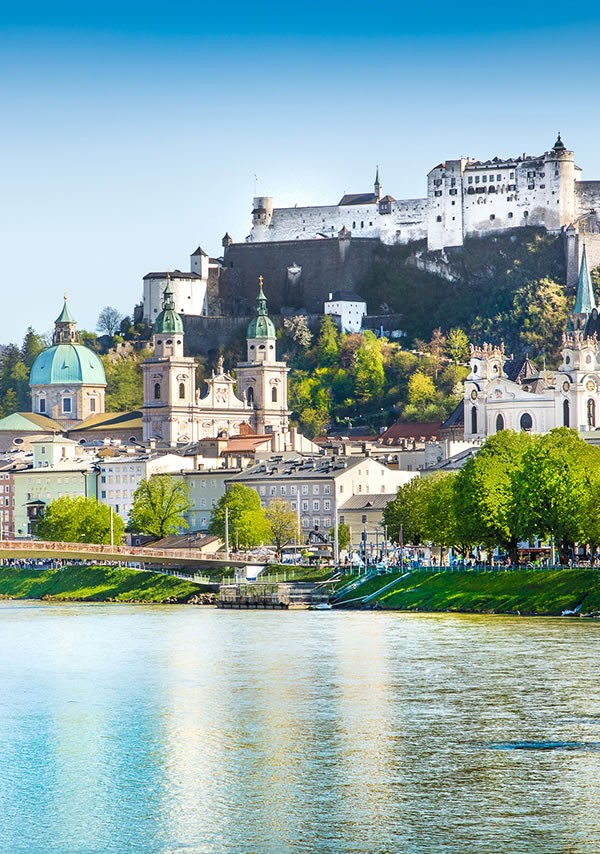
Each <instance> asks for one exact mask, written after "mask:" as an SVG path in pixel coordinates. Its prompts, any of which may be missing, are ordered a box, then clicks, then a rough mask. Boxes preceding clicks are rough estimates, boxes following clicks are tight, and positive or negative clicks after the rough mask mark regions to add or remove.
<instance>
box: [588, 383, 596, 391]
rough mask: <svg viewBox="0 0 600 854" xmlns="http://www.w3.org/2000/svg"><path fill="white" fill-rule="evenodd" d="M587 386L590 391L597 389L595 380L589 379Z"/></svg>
mask: <svg viewBox="0 0 600 854" xmlns="http://www.w3.org/2000/svg"><path fill="white" fill-rule="evenodd" d="M586 388H587V390H588V391H596V383H595V382H594V381H593V380H588V381H587V384H586Z"/></svg>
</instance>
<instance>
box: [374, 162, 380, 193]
mask: <svg viewBox="0 0 600 854" xmlns="http://www.w3.org/2000/svg"><path fill="white" fill-rule="evenodd" d="M373 189H374V191H375V196H376V197H377V201H380V200H381V182H380V180H379V166H377V168H376V170H375V184H374V187H373Z"/></svg>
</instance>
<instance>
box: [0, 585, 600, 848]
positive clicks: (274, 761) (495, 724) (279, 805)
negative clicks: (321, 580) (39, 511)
mask: <svg viewBox="0 0 600 854" xmlns="http://www.w3.org/2000/svg"><path fill="white" fill-rule="evenodd" d="M599 656H600V626H598V625H596V624H592V623H586V622H580V621H574V622H570V621H567V620H564V619H563V620H559V619H539V618H538V619H524V618H516V617H515V618H512V617H475V616H473V617H471V616H453V615H446V614H440V615H433V614H432V615H417V614H394V613H359V612H356V613H347V612H346V613H339V612H289V613H272V612H227V611H216V610H212V609H201V608H193V607H143V606H126V605H122V606H119V605H79V604H64V605H57V604H45V603H26V602H18V603H17V602H3V603H0V662H1V663H0V850H1V851H3V852H4V851H6V852H10V853H11V854H12V852H27V854H45V852H60V854H63V852H86V854H87V852H102V854H104V852H119V854H121V852H143V854H150V852H186V854H196V852H211V854H212V852H218V853H219V854H227V852H235V854H237V852H248V853H249V852H257V854H263V852H268V853H269V854H270V852H273V853H274V854H285V852H413V851H414V852H427V851H444V852H446V851H447V852H454V851H456V852H471V851H472V852H524V851H527V852H530V851H535V852H537V851H539V852H562V851H564V852H580V851H581V852H588V851H589V852H597V851H598V850H600V812H599V810H598V806H599V804H600V683H599V680H598V659H599Z"/></svg>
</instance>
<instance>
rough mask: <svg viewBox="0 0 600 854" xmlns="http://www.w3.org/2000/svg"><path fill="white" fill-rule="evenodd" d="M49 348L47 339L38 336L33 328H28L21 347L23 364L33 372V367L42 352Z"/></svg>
mask: <svg viewBox="0 0 600 854" xmlns="http://www.w3.org/2000/svg"><path fill="white" fill-rule="evenodd" d="M46 346H47V342H46V339H45V337H44V336H43V335H38V334H37V332H35V331H34V330H33V328H32V327H31V326H28V327H27V332H26V333H25V338H24V339H23V344H22V346H21V359H22V361H23V364H24V365H25V366H26V367H27V368H28V369H29V370H31V367H32V365H33V363H34V362H35V360H36V359H37V357H38V356H39V355H40V353H41V352H42V350H45V349H46Z"/></svg>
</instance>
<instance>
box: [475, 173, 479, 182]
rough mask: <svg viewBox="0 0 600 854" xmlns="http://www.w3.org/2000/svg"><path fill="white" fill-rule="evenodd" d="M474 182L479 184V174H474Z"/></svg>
mask: <svg viewBox="0 0 600 854" xmlns="http://www.w3.org/2000/svg"><path fill="white" fill-rule="evenodd" d="M475 183H476V184H479V175H475Z"/></svg>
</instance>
